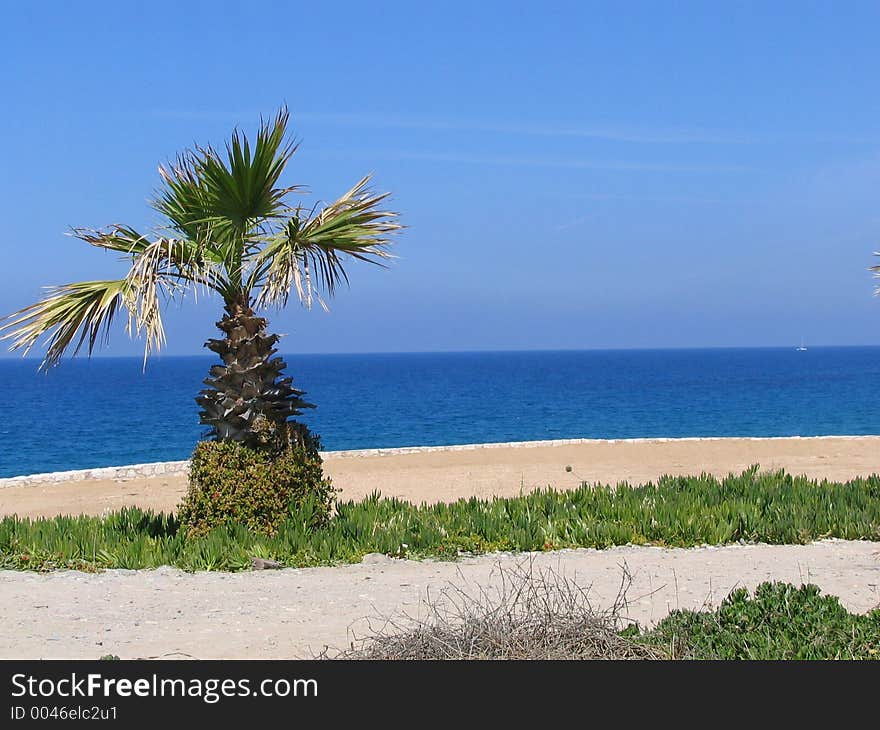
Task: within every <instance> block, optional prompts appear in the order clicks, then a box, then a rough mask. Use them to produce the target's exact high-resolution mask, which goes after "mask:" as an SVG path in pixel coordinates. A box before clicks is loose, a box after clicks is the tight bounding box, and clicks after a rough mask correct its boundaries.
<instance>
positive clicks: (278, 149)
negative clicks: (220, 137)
mask: <svg viewBox="0 0 880 730" xmlns="http://www.w3.org/2000/svg"><path fill="white" fill-rule="evenodd" d="M289 117H290V114H289V112H288V111H287V109H286V108H282V109H281V110H280V111H279V112H278V114H277V115H276V117H275V119H274V120H271V121H270V120H264V121H261V124H260V129H259V131H258V132H257V135H256V138H255V140H254V145H253V148H251V143H250V142H249V141H248V139H247V137H245V135H244V134H243V133H242V132H241V130H238V129H236V130H235V131H234V132H233V133H232V138H231V139H230V140H229V142H227V143H226V156H225V159H224V158H223V157H221V156H220V155H219V154H218V153H217V152H216V151H215V150H213V149H212V148H205V149H202V150H200V151H199V153H198V156H197V159H196V160H195V161H194V163H193V164H194V166H195V169H196V170H197V174H198V177H199V179H200V181H201V182H202V184H203V187H204V189H205V190H206V191H207V192H208V195H209V198H208V211H209V213H210V215H211V216H213V217H215V218H218V219H222V220H226V221H231V222H233V223H234V224H235V225H236V227H237V228H238V229H239V231H242V230H246V229H247V228H248V226H249V225H250V224H252V223H253V222H255V221H258V220H265V219H269V218H276V217H278V216H280V215H281V214H282V213H283V212H284V211H285V210H286V206H285V205H284V197H285V196H286V195H287V194H288V193H290V192H292V191H294V190H297V189H299V188H298V187H297V186H294V187H287V188H281V187H278V179H279V178H280V176H281V173H282V172H283V171H284V168H285V166H286V165H287V163H288V161H289V160H290V158H291V157H292V156H293V154H294V153H295V152H296V148H297V145H296V144H295V143H294V142H292V141H288V140H286V138H285V135H286V131H287V122H288V119H289Z"/></svg>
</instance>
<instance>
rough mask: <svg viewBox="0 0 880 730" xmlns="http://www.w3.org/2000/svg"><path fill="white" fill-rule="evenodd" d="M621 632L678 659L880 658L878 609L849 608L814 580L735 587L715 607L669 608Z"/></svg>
mask: <svg viewBox="0 0 880 730" xmlns="http://www.w3.org/2000/svg"><path fill="white" fill-rule="evenodd" d="M623 634H624V635H629V636H631V637H634V638H635V640H636V641H637V643H640V644H642V645H647V646H654V647H657V648H663V649H665V650H666V651H667V652H668V654H669V656H671V657H673V658H677V659H774V660H775V659H880V609H875V610H874V611H871V612H870V613H868V614H865V615H861V614H853V613H849V612H848V611H847V610H846V609H845V608H844V607H843V606H842V605H841V604H840V600H839V599H838V598H837V597H835V596H823V595H822V594H821V592H820V591H819V588H818V587H817V586H815V585H803V586H800V587H795V586H793V585H791V584H790V583H762V584H761V585H759V586H758V587H757V588H756V589H755V592H754V594H753V595H750V594H749V592H748V591H747V590H746V589H744V588H738V589H737V590H735V591H733V592H732V593H731V594H730V595H729V596H728V597H727V598H726V599H725V600H724V601H723V602H722V604H721V605H720V606H719V607H718V609H717V610H715V611H673V612H672V613H671V614H670V615H669V616H667V617H666V618H665V619H663V620H662V621H661V622H660V623H659V624H658V625H657V626H656V627H655V628H654V629H653V630H652V631H649V632H647V633H645V634H643V635H638V633H637V632H635V631H632V630H630V631H624V632H623Z"/></svg>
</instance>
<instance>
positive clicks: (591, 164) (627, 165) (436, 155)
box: [308, 149, 756, 173]
mask: <svg viewBox="0 0 880 730" xmlns="http://www.w3.org/2000/svg"><path fill="white" fill-rule="evenodd" d="M308 154H309V155H310V156H316V157H323V158H330V159H368V160H372V159H381V160H401V161H409V160H412V161H423V162H440V163H461V164H466V165H502V166H511V167H541V168H556V169H564V170H616V171H621V172H693V173H700V172H708V173H716V172H754V171H755V170H756V168H754V167H749V166H746V165H679V164H673V163H669V164H667V163H653V162H638V161H620V160H586V159H572V158H568V159H561V158H558V157H517V156H507V155H463V154H456V153H446V152H426V151H421V150H419V151H415V150H393V149H389V150H375V149H371V150H328V149H310V150H308Z"/></svg>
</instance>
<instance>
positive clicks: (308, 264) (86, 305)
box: [0, 108, 401, 440]
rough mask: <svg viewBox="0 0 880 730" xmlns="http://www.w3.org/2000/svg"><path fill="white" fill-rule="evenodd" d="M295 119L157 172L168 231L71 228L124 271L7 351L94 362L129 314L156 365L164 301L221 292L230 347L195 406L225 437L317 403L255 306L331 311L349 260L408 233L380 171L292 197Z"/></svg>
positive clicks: (26, 326) (82, 292) (57, 296)
mask: <svg viewBox="0 0 880 730" xmlns="http://www.w3.org/2000/svg"><path fill="white" fill-rule="evenodd" d="M288 119H289V114H288V111H287V109H286V108H282V109H281V110H280V111H279V112H278V114H277V115H276V116H275V117H274V119H271V120H268V121H262V122H261V124H260V128H259V131H258V132H257V134H256V136H255V138H254V140H253V144H251V142H250V141H249V140H248V139H247V138H246V137H245V136H244V134H242V133H241V132H240V131H239V130H235V131H234V132H233V134H232V136H231V138H230V140H229V141H228V142H227V143H226V149H225V154H222V153H221V152H218V151H217V150H215V149H214V148H212V147H196V148H195V149H192V150H187V151H186V152H184V153H182V154H181V155H179V156H178V157H177V158H176V160H175V161H174V162H173V163H171V164H168V165H160V167H159V173H160V175H161V178H162V183H161V187H160V189H159V191H158V192H157V194H156V196H155V198H154V200H153V201H152V207H153V208H154V209H155V210H156V211H158V212H159V213H160V214H161V216H162V218H163V219H164V221H165V225H164V227H162V228H160V229H156V230H154V231H152V232H150V233H141V232H139V231H137V230H135V229H134V228H132V227H130V226H126V225H119V224H117V225H111V226H109V227H108V228H105V229H101V230H91V229H83V228H74V229H73V231H72V233H73V235H74V236H75V237H77V238H79V239H81V240H83V241H85V242H86V243H89V244H91V245H93V246H97V247H98V248H102V249H108V250H111V251H116V252H118V253H120V254H122V255H123V258H124V259H125V260H126V262H127V264H128V272H127V274H126V275H125V276H124V277H123V278H120V279H112V280H104V281H84V282H77V283H73V284H66V285H63V286H59V287H54V288H52V289H50V290H49V291H48V293H47V295H46V296H45V297H44V298H43V299H41V300H40V301H38V302H36V303H35V304H32V305H30V306H28V307H25V308H24V309H21V310H19V311H18V312H15V313H13V314H12V315H10V316H9V317H8V319H7V323H6V324H4V325H3V327H0V331H5V334H4V335H3V339H11V340H12V344H11V347H10V349H12V350H17V349H21V350H23V351H24V353H25V354H26V353H27V352H28V351H29V350H30V349H31V348H32V347H33V346H34V345H35V344H36V343H37V341H38V340H39V339H40V338H41V337H43V336H45V337H46V343H47V351H46V355H45V358H44V360H43V363H42V365H41V367H44V368H45V367H49V366H52V365H54V364H56V363H57V362H58V361H59V360H60V359H61V357H62V356H63V355H64V353H65V352H67V351H68V350H69V349H71V348H72V350H73V354H76V353H78V352H79V351H80V350H81V349H82V348H83V346H86V347H87V350H88V354H89V355H91V354H92V352H93V350H94V348H95V347H96V345H98V344H99V341H103V340H105V339H106V337H107V335H108V333H109V330H110V327H111V324H112V322H113V321H114V319H115V317H116V316H117V315H118V314H119V312H120V311H121V310H125V312H126V314H127V317H128V321H127V330H128V332H129V334H132V335H134V334H137V335H138V336H143V337H144V340H145V348H144V357H145V358H146V357H147V356H148V355H149V354H150V352H152V351H154V350H155V351H158V350H159V349H160V348H161V347H162V345H163V344H164V343H165V329H164V326H163V323H162V316H161V305H162V304H163V302H164V301H167V300H169V299H173V298H175V297H178V296H181V295H183V294H185V293H186V292H188V291H192V292H198V291H199V290H203V291H205V290H207V291H213V292H216V293H217V294H219V295H220V297H222V299H223V303H224V309H225V315H224V317H223V320H221V321H220V322H218V323H217V326H218V327H220V329H221V330H222V331H223V333H224V338H223V339H220V340H209V341H208V342H207V343H206V346H207V347H209V348H210V349H212V350H213V351H215V352H217V353H218V354H220V356H221V358H222V359H223V363H224V364H223V365H222V366H215V367H214V368H212V370H211V376H212V377H211V378H209V379H208V380H207V381H206V383H207V384H208V385H209V386H210V388H211V390H209V391H203V392H202V396H201V397H200V398H199V399H198V400H199V403H200V405H202V407H203V412H202V420H203V422H204V423H207V424H209V425H211V426H212V427H213V429H214V432H215V434H216V435H217V436H219V437H220V438H239V439H243V440H246V439H248V438H250V436H251V435H252V426H253V424H254V422H255V420H256V419H258V418H260V417H266V418H268V419H269V420H270V421H274V422H276V423H277V422H280V421H283V420H286V418H287V416H289V415H296V414H297V413H298V412H299V411H298V409H299V408H301V407H303V406H306V405H308V404H306V403H304V402H303V401H302V400H301V399H300V397H299V396H301V395H302V392H301V391H297V390H295V389H294V388H292V387H291V386H290V379H289V378H282V379H280V380H279V379H278V378H279V375H280V372H281V370H282V369H283V367H284V363H283V361H282V360H281V359H280V358H274V359H270V358H271V355H272V354H274V352H275V350H274V347H273V346H274V344H275V343H276V342H277V340H278V337H277V336H276V335H269V334H266V332H265V325H266V320H265V319H263V318H261V317H257V316H256V315H255V314H254V310H255V309H259V308H263V309H265V308H268V307H279V308H280V307H283V306H284V305H285V304H286V303H287V301H288V298H289V296H290V293H291V291H294V290H295V291H296V295H297V297H298V299H299V300H300V302H302V303H303V304H304V305H306V306H308V307H311V305H312V302H313V299H316V300H317V301H318V302H319V303H320V304H321V305H322V306H326V305H325V303H324V299H323V297H322V294H325V295H332V294H333V293H334V291H335V289H336V287H337V286H338V285H339V284H340V283H341V282H346V283H347V282H348V276H347V274H346V272H345V269H344V267H343V264H344V262H345V261H346V260H348V259H356V260H360V261H366V262H369V263H373V264H380V265H381V264H383V262H384V260H385V259H387V258H389V256H390V254H389V252H388V246H389V244H390V238H389V236H390V235H391V234H393V233H395V232H396V231H398V230H399V229H400V228H401V226H400V225H399V224H398V223H397V222H396V219H397V214H396V213H394V212H391V211H387V210H383V209H382V207H381V204H382V202H383V201H384V200H385V198H386V197H387V196H388V194H387V193H385V194H376V193H374V192H372V191H371V190H370V188H369V182H370V177H369V176H367V177H364V178H363V179H362V180H360V181H359V182H358V183H357V184H356V185H355V186H354V187H352V188H351V190H349V191H348V192H347V193H346V194H345V195H343V196H342V197H341V198H339V199H338V200H336V201H335V202H333V203H330V204H329V205H327V206H326V207H323V208H321V209H318V208H317V207H312V208H305V207H303V206H302V205H300V204H292V203H290V202H288V201H289V198H290V197H291V193H294V192H296V191H297V190H299V189H300V188H299V186H292V187H283V186H281V185H280V183H279V179H280V177H281V174H282V173H283V171H284V169H285V166H286V165H287V163H288V162H289V161H290V159H291V157H292V156H293V154H294V152H295V151H296V145H295V144H294V143H293V142H291V141H290V140H289V139H288V138H287V123H288ZM206 394H207V395H206Z"/></svg>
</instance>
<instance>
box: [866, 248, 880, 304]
mask: <svg viewBox="0 0 880 730" xmlns="http://www.w3.org/2000/svg"><path fill="white" fill-rule="evenodd" d="M874 255H875V256H880V251H874ZM868 271H873V272H874V278H875V279H880V264H876V265H874V266H870V267H869V268H868ZM874 296H875V297H880V284H876V285H875V286H874Z"/></svg>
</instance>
